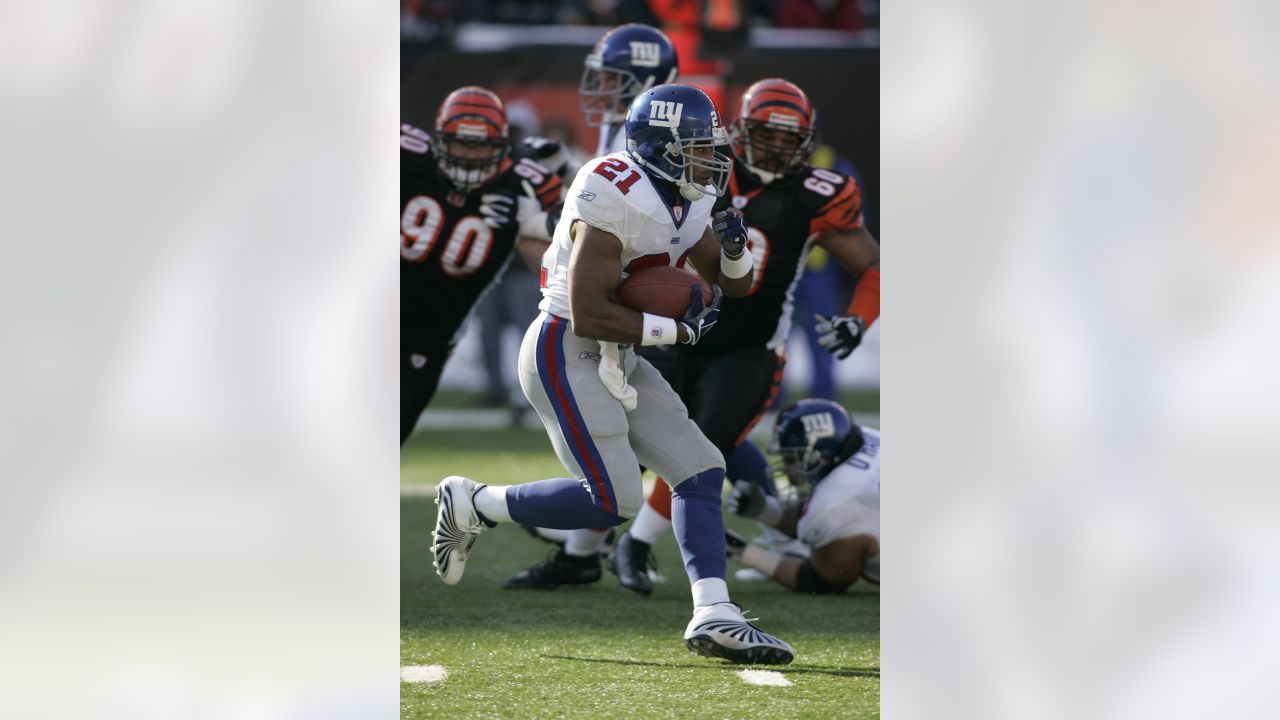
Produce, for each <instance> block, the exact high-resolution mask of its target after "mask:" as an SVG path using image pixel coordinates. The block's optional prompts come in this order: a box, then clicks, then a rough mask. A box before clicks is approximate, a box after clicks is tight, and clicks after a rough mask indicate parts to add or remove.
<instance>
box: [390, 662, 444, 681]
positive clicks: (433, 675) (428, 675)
mask: <svg viewBox="0 0 1280 720" xmlns="http://www.w3.org/2000/svg"><path fill="white" fill-rule="evenodd" d="M447 677H449V671H448V670H446V669H445V667H444V666H443V665H405V666H404V667H402V668H400V682H411V683H434V682H440V681H441V680H443V679H445V678H447Z"/></svg>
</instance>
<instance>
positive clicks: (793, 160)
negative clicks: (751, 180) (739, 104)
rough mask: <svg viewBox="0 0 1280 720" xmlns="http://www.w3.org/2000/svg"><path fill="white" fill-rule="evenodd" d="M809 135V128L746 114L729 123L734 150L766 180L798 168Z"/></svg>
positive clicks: (810, 142)
mask: <svg viewBox="0 0 1280 720" xmlns="http://www.w3.org/2000/svg"><path fill="white" fill-rule="evenodd" d="M813 139H814V132H813V130H812V129H811V128H809V129H801V128H799V127H792V126H790V125H787V124H782V123H775V122H763V121H760V120H752V119H748V118H739V119H738V121H737V122H735V123H734V124H733V147H734V151H735V152H736V153H737V155H738V157H739V158H740V159H741V160H742V162H743V163H745V164H746V166H747V168H748V169H749V170H751V172H752V174H754V175H755V176H756V177H759V178H760V180H761V181H763V182H764V183H766V184H768V183H771V182H774V181H775V180H778V179H780V178H782V177H785V176H786V175H789V174H790V173H793V172H795V171H796V170H799V169H800V167H801V166H802V165H803V164H804V162H805V160H806V159H807V158H808V157H809V151H810V148H812V146H813Z"/></svg>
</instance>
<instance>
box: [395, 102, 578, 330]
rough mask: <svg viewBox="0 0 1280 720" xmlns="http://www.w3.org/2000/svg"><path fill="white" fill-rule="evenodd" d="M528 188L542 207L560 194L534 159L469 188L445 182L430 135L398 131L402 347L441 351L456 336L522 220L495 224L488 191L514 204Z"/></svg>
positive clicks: (555, 180)
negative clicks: (487, 211)
mask: <svg viewBox="0 0 1280 720" xmlns="http://www.w3.org/2000/svg"><path fill="white" fill-rule="evenodd" d="M526 184H527V185H528V186H529V187H531V188H533V191H534V194H535V195H536V196H537V199H538V201H539V203H540V204H541V206H542V208H543V209H544V210H545V209H546V208H548V207H550V206H551V205H553V204H555V202H556V201H557V200H558V199H559V195H560V188H561V187H562V186H561V184H560V178H559V177H557V176H556V175H555V174H554V173H552V172H550V171H549V170H547V169H546V168H544V167H543V166H541V165H539V164H538V163H536V162H533V161H532V160H519V161H515V160H513V159H512V158H510V157H508V158H507V159H505V160H503V161H502V165H501V166H500V169H499V171H498V175H497V176H496V177H495V178H494V179H493V180H491V181H490V182H489V183H487V184H486V185H484V186H483V187H480V188H479V189H477V190H474V191H472V192H470V193H466V194H464V193H460V192H458V191H457V190H455V189H454V188H453V186H452V185H450V184H449V181H448V180H446V179H445V177H444V176H443V175H442V174H441V172H440V170H439V168H438V167H437V165H436V158H435V153H434V152H433V150H432V147H431V137H430V135H428V134H427V133H426V132H424V131H422V130H420V129H418V128H416V127H413V126H411V125H402V126H401V128H400V344H401V346H403V347H410V348H415V349H419V348H420V349H442V348H445V347H448V346H450V345H452V344H454V342H455V341H456V339H457V338H456V336H457V334H458V332H459V330H460V329H461V327H462V324H463V322H464V321H465V320H466V319H467V315H468V314H469V313H470V312H471V308H472V306H474V305H475V304H476V301H477V300H478V299H479V298H480V296H481V295H483V294H484V292H485V290H486V289H487V288H488V287H489V286H490V284H492V283H493V282H495V281H496V280H498V279H499V278H500V275H499V271H500V270H501V269H502V268H503V267H505V266H506V264H507V260H508V259H509V258H510V257H511V251H512V248H514V247H515V243H516V239H517V235H518V234H519V232H520V222H519V219H518V218H516V217H514V216H513V217H512V218H511V220H510V221H509V222H506V223H505V224H501V225H499V226H498V227H492V226H491V225H490V224H489V223H486V222H485V215H484V214H482V213H481V211H480V208H481V206H482V205H483V204H484V198H485V196H487V195H505V196H507V197H509V198H510V199H511V202H512V203H517V202H518V200H517V198H519V197H520V196H522V195H524V196H527V195H528V193H527V192H526V190H525V185H526Z"/></svg>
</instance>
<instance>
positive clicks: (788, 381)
mask: <svg viewBox="0 0 1280 720" xmlns="http://www.w3.org/2000/svg"><path fill="white" fill-rule="evenodd" d="M627 22H642V23H646V24H650V25H654V26H655V27H660V28H662V29H663V30H664V31H666V32H667V34H668V35H669V36H670V37H671V38H672V41H673V42H674V43H675V45H676V47H677V50H678V52H679V55H680V77H681V82H688V83H691V84H694V85H697V86H699V87H701V88H702V89H703V90H705V91H706V92H707V93H708V94H709V95H710V96H711V97H712V99H714V100H715V102H716V104H717V106H719V107H720V109H721V114H722V116H724V117H725V118H726V121H731V120H732V119H733V118H735V117H736V116H737V107H736V105H737V101H738V99H739V98H740V97H741V94H742V91H743V90H745V89H746V87H747V86H748V85H750V84H751V83H753V82H755V81H756V80H760V79H762V78H767V77H783V78H786V79H788V80H791V81H792V82H795V83H796V84H798V85H799V86H800V87H801V88H803V89H804V90H805V91H806V92H807V93H808V94H809V96H810V98H811V99H812V100H813V102H814V104H815V106H816V107H817V108H818V128H819V132H820V137H819V140H820V143H819V146H818V147H817V149H816V151H815V153H814V157H813V159H812V162H813V163H814V164H815V165H818V166H821V167H834V168H837V169H839V170H841V171H843V172H847V173H849V174H852V175H854V176H855V177H856V178H857V179H858V181H859V183H860V184H861V185H862V188H863V196H864V203H865V209H864V212H865V217H866V222H867V225H868V227H869V228H870V230H871V232H872V234H873V235H875V236H876V237H879V213H878V207H879V197H880V187H879V176H880V165H879V163H880V153H879V132H880V120H879V117H880V104H879V93H880V81H879V71H880V62H879V31H878V29H877V27H878V23H879V5H878V2H876V1H875V0H688V1H685V0H649V1H648V2H644V1H634V0H559V1H555V0H529V1H518V0H505V1H500V2H490V1H481V2H460V1H456V0H455V1H451V2H446V1H437V2H431V1H429V0H402V2H401V25H400V27H401V61H400V62H401V83H400V93H401V99H400V100H401V102H400V112H401V118H402V120H403V121H405V122H409V123H413V124H416V125H419V126H421V127H431V126H432V124H433V121H434V117H435V113H436V110H437V108H438V106H439V104H440V102H441V101H442V100H443V99H444V97H445V95H447V94H448V93H449V92H450V91H451V90H453V89H455V88H457V87H460V86H463V85H470V84H477V85H483V86H485V87H488V88H490V89H492V90H494V91H495V92H497V93H498V94H499V95H500V96H501V97H502V98H503V100H504V101H505V102H506V103H507V110H508V116H509V120H510V122H511V124H512V127H513V133H515V134H517V135H525V134H539V135H543V136H545V137H550V138H552V139H554V140H558V141H561V142H563V143H565V144H566V146H567V147H569V148H570V153H571V156H572V158H573V161H572V162H571V168H570V172H573V171H576V169H577V165H580V164H581V163H583V162H586V161H587V160H589V159H591V158H592V157H593V156H594V154H595V153H594V150H595V147H596V140H597V135H596V132H597V131H596V130H595V129H594V128H589V127H587V126H586V125H585V124H584V123H583V120H582V115H581V113H580V112H579V109H578V92H577V91H578V81H579V78H580V77H581V75H582V62H583V58H585V57H586V55H587V53H588V52H589V51H590V49H591V47H592V45H594V44H595V42H596V40H598V39H599V38H600V36H601V35H603V34H604V33H605V31H607V30H608V29H609V28H611V27H614V26H616V25H619V24H622V23H627ZM517 139H518V138H517ZM571 177H572V176H571V175H570V179H571ZM851 290H852V280H851V279H850V278H849V277H848V275H847V274H846V273H845V272H844V271H843V270H842V269H841V268H839V267H838V266H835V264H834V263H830V262H828V259H827V258H826V257H825V255H824V254H823V253H822V251H821V250H818V251H816V252H815V254H814V257H812V258H811V261H810V265H809V268H808V270H807V272H806V276H805V279H804V280H803V281H802V287H800V288H798V290H797V295H798V297H797V307H796V318H795V320H796V323H795V331H794V333H793V336H792V338H791V340H790V342H789V348H788V363H787V374H786V378H785V381H784V392H783V394H782V396H780V398H779V402H785V401H788V400H793V399H797V398H799V397H805V396H822V397H831V398H836V399H841V400H844V401H845V402H846V403H847V404H849V405H850V406H851V407H852V408H853V409H855V410H859V411H863V412H866V411H874V410H878V405H879V385H880V361H879V356H880V352H879V341H880V323H876V324H875V325H874V326H873V327H872V329H871V332H870V333H869V335H868V337H867V339H866V341H865V342H864V343H863V345H862V347H860V348H859V349H858V351H857V352H856V353H854V355H853V356H852V357H851V358H849V359H848V360H846V361H843V362H838V363H833V362H832V361H831V358H830V356H828V355H827V354H826V353H815V352H813V351H812V348H813V347H814V346H813V345H812V344H811V342H812V340H813V339H812V338H810V337H808V336H807V335H806V331H808V330H811V328H812V325H813V314H814V312H826V311H830V310H835V309H836V308H842V307H844V305H845V304H846V303H847V301H848V298H849V294H850V292H851ZM537 301H538V290H537V284H536V282H535V279H534V278H533V276H532V274H531V273H529V272H528V271H527V270H526V269H525V268H524V267H523V265H522V264H521V263H519V262H514V263H512V264H511V265H510V266H509V268H508V271H507V274H506V277H505V279H504V281H503V283H502V284H501V285H500V286H498V288H496V289H495V290H494V291H492V292H491V293H490V294H489V295H488V296H487V297H486V298H484V300H483V301H482V302H481V303H480V305H479V307H478V308H477V311H476V314H475V316H474V317H473V319H472V322H471V325H470V327H469V328H468V330H467V331H466V334H465V337H464V338H463V340H462V341H461V343H460V344H459V345H458V347H457V349H456V350H455V352H454V355H453V357H452V359H451V360H450V362H449V364H448V366H447V367H446V368H445V372H444V376H443V377H442V379H441V391H440V393H439V394H438V395H437V397H436V399H435V401H434V402H433V403H432V406H431V407H430V408H428V410H427V411H426V412H425V413H424V414H423V418H422V420H421V422H420V424H419V428H420V429H426V428H445V427H456V426H457V425H458V423H459V421H460V418H459V416H458V414H457V411H458V410H459V409H464V408H476V407H485V408H489V409H490V412H489V414H488V415H478V416H473V420H474V419H476V418H480V422H482V423H487V422H489V419H488V418H493V421H494V422H499V421H500V420H501V419H503V418H506V420H505V421H502V422H504V423H505V422H506V421H510V420H511V419H515V420H520V419H523V421H524V422H525V424H526V425H529V424H532V425H533V426H537V418H536V417H535V416H533V414H532V413H524V414H523V417H522V408H523V407H524V406H525V401H524V398H523V396H522V394H521V392H520V388H519V385H518V383H517V382H516V378H515V363H514V362H513V361H510V360H509V359H513V358H514V357H515V356H516V354H517V350H518V347H519V342H520V337H521V335H522V334H523V332H524V330H525V328H526V327H527V326H528V323H529V322H530V321H531V320H532V319H533V316H534V315H535V314H536V309H535V306H536V304H537Z"/></svg>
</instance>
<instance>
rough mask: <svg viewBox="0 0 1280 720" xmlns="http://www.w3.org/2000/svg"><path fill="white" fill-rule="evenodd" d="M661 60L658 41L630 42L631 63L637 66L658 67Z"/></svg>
mask: <svg viewBox="0 0 1280 720" xmlns="http://www.w3.org/2000/svg"><path fill="white" fill-rule="evenodd" d="M659 62H662V50H661V49H660V48H659V47H658V43H649V42H633V43H631V64H632V65H635V66H637V67H658V63H659Z"/></svg>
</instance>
